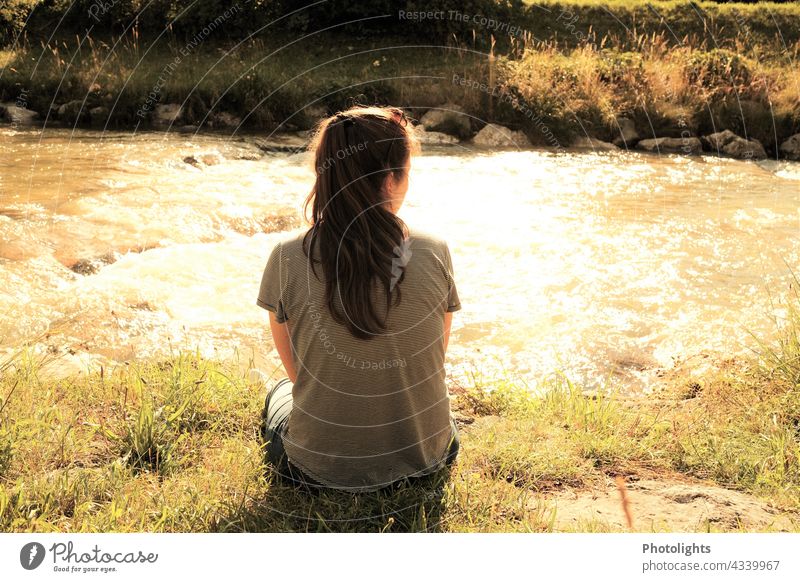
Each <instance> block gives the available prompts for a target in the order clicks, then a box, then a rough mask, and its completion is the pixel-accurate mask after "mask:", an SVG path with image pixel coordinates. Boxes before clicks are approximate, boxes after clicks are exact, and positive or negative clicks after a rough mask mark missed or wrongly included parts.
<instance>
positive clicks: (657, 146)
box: [636, 137, 703, 156]
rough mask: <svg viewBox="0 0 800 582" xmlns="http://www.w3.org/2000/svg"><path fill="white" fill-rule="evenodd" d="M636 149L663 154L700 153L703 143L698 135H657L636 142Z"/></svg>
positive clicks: (690, 154)
mask: <svg viewBox="0 0 800 582" xmlns="http://www.w3.org/2000/svg"><path fill="white" fill-rule="evenodd" d="M636 149H640V150H643V151H646V152H656V153H662V154H684V155H689V156H696V155H699V154H700V152H702V151H703V144H702V143H700V140H699V139H697V138H696V137H657V138H655V139H643V140H641V141H640V142H639V143H637V144H636Z"/></svg>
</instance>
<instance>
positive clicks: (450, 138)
mask: <svg viewBox="0 0 800 582" xmlns="http://www.w3.org/2000/svg"><path fill="white" fill-rule="evenodd" d="M414 135H415V136H416V138H417V141H419V143H421V144H422V145H452V144H456V143H458V138H457V137H456V136H454V135H447V134H446V133H442V132H439V131H426V130H425V128H424V127H423V126H422V124H420V125H418V126H416V127H415V128H414Z"/></svg>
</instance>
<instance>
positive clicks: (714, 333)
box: [0, 128, 800, 390]
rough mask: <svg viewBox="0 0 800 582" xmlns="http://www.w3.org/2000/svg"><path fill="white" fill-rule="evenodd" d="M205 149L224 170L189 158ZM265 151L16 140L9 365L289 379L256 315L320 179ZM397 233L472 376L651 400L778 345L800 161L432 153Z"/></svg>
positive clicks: (4, 164) (0, 274)
mask: <svg viewBox="0 0 800 582" xmlns="http://www.w3.org/2000/svg"><path fill="white" fill-rule="evenodd" d="M209 152H216V153H218V154H219V157H218V158H217V160H216V161H219V162H220V163H217V164H215V165H211V166H205V165H201V167H199V168H198V167H194V166H192V165H190V164H187V163H185V162H184V161H183V159H184V158H185V157H186V156H188V155H192V154H194V155H197V154H203V153H209ZM258 154H259V152H258V150H257V148H255V147H254V146H253V145H252V144H251V143H249V141H247V140H231V139H229V138H228V137H225V136H213V135H206V136H193V135H178V134H159V133H149V134H139V135H132V134H100V133H94V132H86V131H81V132H76V133H74V134H73V133H72V132H70V131H67V130H47V131H45V132H44V133H42V132H40V131H38V130H26V131H23V132H15V131H12V130H10V129H8V128H5V129H2V128H0V348H2V350H3V351H4V352H6V353H10V352H11V351H12V350H13V348H14V347H16V346H19V345H20V344H21V343H23V342H26V341H31V340H32V339H33V338H39V339H38V340H37V341H36V346H37V349H38V350H39V351H42V352H48V351H49V353H52V354H53V355H58V356H60V366H61V369H62V370H77V369H85V367H86V365H87V364H89V363H90V362H105V361H109V360H115V361H127V360H131V359H135V358H145V357H149V356H153V355H157V354H168V353H170V352H173V353H174V352H176V351H177V350H179V349H192V350H199V351H200V352H201V353H203V354H205V355H207V356H218V357H227V356H229V355H231V354H232V353H233V352H234V351H236V352H238V353H239V355H240V356H241V357H242V359H244V360H247V359H249V358H250V357H252V358H254V360H255V361H256V363H257V365H259V366H261V367H264V368H266V369H268V370H271V369H273V368H274V367H275V366H276V365H277V363H278V359H277V354H276V352H275V351H274V349H273V346H272V343H271V340H270V339H269V334H268V332H267V313H266V312H265V311H263V310H262V309H260V308H259V307H257V306H256V305H255V297H256V293H257V290H258V284H259V281H260V278H261V274H262V272H263V268H264V264H265V262H266V258H267V256H268V254H269V252H270V250H271V248H272V246H273V245H274V244H275V242H276V241H278V240H279V239H281V238H283V237H285V236H287V233H288V231H292V230H295V229H298V228H301V222H300V219H299V216H300V207H301V203H302V201H303V199H304V197H305V195H306V193H307V192H308V189H309V185H310V181H311V178H312V170H311V168H310V161H309V159H308V157H307V154H269V155H266V156H265V157H263V158H261V159H242V158H257V157H258ZM401 216H402V217H403V218H404V219H405V220H406V222H408V223H409V224H411V225H413V226H416V227H417V228H419V229H423V230H428V231H431V232H434V233H437V234H439V235H440V236H442V237H443V238H445V239H446V240H447V241H448V242H449V244H450V248H451V250H452V254H453V261H454V265H455V270H456V280H457V283H458V289H459V294H460V296H461V300H462V305H463V310H462V311H460V312H458V313H457V314H456V317H455V319H454V324H453V335H452V339H451V348H450V352H449V354H450V355H449V358H450V362H451V364H450V366H451V371H452V372H453V373H454V375H455V377H456V378H458V377H459V376H460V375H461V376H463V375H465V374H468V373H479V374H481V373H483V374H487V375H492V376H494V375H496V374H497V373H499V372H501V371H502V370H505V371H506V372H508V373H511V374H514V375H516V376H518V377H520V378H522V379H525V380H530V381H532V382H535V381H536V380H537V379H539V378H541V377H542V376H545V375H547V374H549V373H551V372H553V371H555V370H563V371H566V372H568V373H569V374H570V375H571V376H572V377H573V378H575V379H576V380H578V381H580V382H584V383H586V384H587V386H589V387H592V386H597V385H600V384H601V383H603V382H604V381H607V380H608V379H612V380H615V381H616V382H618V383H620V384H622V385H623V386H627V387H629V388H632V389H645V390H646V389H648V387H650V386H652V385H653V382H654V381H655V380H656V378H657V377H658V375H659V374H660V373H661V372H663V371H664V370H667V369H670V368H671V367H672V366H673V365H674V364H675V363H676V362H680V361H683V360H685V359H687V358H692V357H694V356H698V355H702V354H711V355H713V356H721V357H724V356H728V355H732V354H735V353H740V352H742V351H744V350H746V349H747V347H748V346H752V345H753V341H752V339H751V337H750V336H749V333H748V332H755V333H757V334H768V333H769V332H770V331H771V330H772V329H773V328H772V323H771V321H770V316H772V315H774V314H775V309H774V308H772V307H770V306H769V295H768V293H767V291H768V290H769V291H771V292H772V293H773V294H775V296H776V297H780V296H781V295H782V294H784V293H785V292H786V290H787V288H788V284H789V280H790V273H789V268H792V269H795V270H799V271H800V236H798V235H799V234H800V164H791V163H785V162H782V163H776V162H761V163H752V162H739V161H733V160H725V159H717V158H711V157H703V158H682V157H672V156H662V157H656V156H651V155H641V154H637V153H627V152H620V153H611V154H609V153H603V154H595V153H591V152H584V153H578V152H576V153H566V154H565V153H560V154H555V153H551V152H547V151H498V152H486V151H473V150H470V149H467V148H449V149H440V150H432V151H427V152H425V153H424V154H423V155H421V156H420V157H418V158H416V159H415V161H414V165H413V170H412V177H411V187H410V190H409V193H408V197H407V199H406V204H405V206H404V208H403V210H402V211H401ZM114 253H116V254H114ZM99 257H105V259H104V261H105V262H104V261H103V260H98V261H96V262H95V263H94V268H95V269H96V271H95V272H93V273H92V272H91V271H92V270H93V269H89V270H88V271H87V270H85V269H84V270H82V272H83V273H89V274H79V273H76V272H74V271H73V269H71V267H72V266H73V265H74V264H75V263H76V262H77V261H79V260H82V259H97V258H99ZM106 263H108V264H106ZM79 270H80V269H79Z"/></svg>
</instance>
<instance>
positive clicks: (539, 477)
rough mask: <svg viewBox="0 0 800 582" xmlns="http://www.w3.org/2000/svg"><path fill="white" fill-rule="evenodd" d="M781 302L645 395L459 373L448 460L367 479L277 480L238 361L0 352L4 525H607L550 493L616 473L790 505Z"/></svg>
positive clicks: (798, 506)
mask: <svg viewBox="0 0 800 582" xmlns="http://www.w3.org/2000/svg"><path fill="white" fill-rule="evenodd" d="M785 315H786V316H785V317H784V318H783V319H782V320H780V321H779V322H778V323H779V326H780V330H781V331H780V333H779V334H778V336H777V340H775V341H773V342H765V341H762V344H761V345H760V346H759V347H758V349H757V350H756V355H754V357H753V358H752V359H749V360H738V361H727V362H721V363H720V365H719V367H718V369H717V371H715V372H713V373H708V375H706V376H704V377H702V378H696V377H694V376H693V375H692V374H691V371H688V372H686V373H683V372H676V373H675V374H674V376H673V377H672V378H671V379H670V380H669V382H668V384H667V387H666V388H665V389H664V390H663V391H661V392H659V393H656V394H654V395H653V396H651V397H643V398H622V397H619V396H617V395H615V394H614V393H613V392H611V393H607V394H606V393H602V394H600V393H598V394H585V393H584V392H583V391H582V390H581V388H580V387H579V386H576V385H574V384H572V383H571V382H570V381H569V380H568V379H567V378H565V377H563V376H561V375H554V376H553V377H552V378H550V379H549V380H547V381H546V382H544V383H543V385H542V386H540V387H538V388H539V390H535V391H534V390H529V389H528V388H527V387H525V386H521V385H519V384H517V383H515V382H513V381H511V380H508V379H503V378H499V379H495V380H494V381H493V382H486V381H484V380H482V379H478V381H476V382H471V383H469V384H468V385H465V386H456V385H453V386H451V392H452V393H453V398H454V400H453V408H454V411H455V413H456V415H457V419H459V422H460V425H461V433H462V448H461V452H460V454H459V458H458V461H457V463H456V465H455V467H454V468H453V469H452V470H451V471H450V472H447V473H441V474H438V475H435V476H432V477H429V478H426V479H425V480H423V481H421V482H418V483H410V482H405V483H401V484H398V485H397V486H395V487H394V488H392V489H390V490H383V491H380V492H376V493H369V494H360V495H353V494H347V493H342V492H336V491H328V492H321V493H319V494H317V495H308V494H306V493H303V492H300V491H297V490H294V489H292V488H290V487H287V486H285V485H281V484H279V483H276V482H273V477H272V473H271V471H270V470H269V467H268V465H266V464H265V463H266V462H265V461H264V451H263V445H262V443H261V442H260V440H259V437H258V423H259V418H260V407H261V406H262V401H263V395H264V387H263V386H261V385H257V384H253V383H251V382H249V381H247V380H246V379H245V378H247V377H248V376H247V374H246V373H242V372H241V366H240V365H239V363H238V362H234V361H231V362H215V361H209V360H205V359H202V358H200V357H198V356H197V354H191V353H181V354H178V355H177V356H175V357H172V358H168V359H165V360H161V361H152V362H136V363H130V364H125V365H120V366H118V367H116V368H115V369H113V370H108V369H100V370H95V371H91V372H90V373H87V374H80V375H77V376H74V377H70V378H65V379H60V380H51V379H48V378H47V376H45V375H44V374H43V370H44V368H43V367H42V364H41V362H40V361H39V360H38V359H37V358H36V357H33V356H31V355H30V352H22V353H21V354H20V355H19V356H18V357H16V358H15V359H14V360H12V361H8V362H6V363H5V364H3V366H2V370H1V371H2V378H1V379H0V398H2V400H0V531H37V532H41V531H70V532H79V531H80V532H91V531H181V532H183V531H198V532H202V531H215V532H216V531H223V532H227V531H302V532H307V531H325V532H327V531H372V532H395V531H451V532H461V531H481V532H487V531H520V532H547V531H560V530H563V529H571V530H576V529H577V530H583V531H611V530H618V529H619V528H615V527H613V526H612V525H610V524H608V523H605V522H603V521H602V520H600V521H598V520H597V519H594V518H591V517H590V516H587V517H586V519H585V520H584V521H581V522H579V523H578V524H573V525H572V526H568V527H567V526H558V525H557V521H556V512H555V509H554V507H553V504H552V502H551V498H550V495H551V494H557V493H559V492H565V491H576V492H579V491H584V490H588V489H593V488H598V487H599V488H604V487H607V486H608V485H609V484H610V483H613V482H614V480H615V479H617V478H619V477H621V478H622V479H623V480H624V481H626V482H632V481H635V480H636V479H639V478H655V479H665V480H670V479H674V478H678V477H679V478H682V479H694V480H703V481H706V482H712V483H716V484H718V485H721V486H723V487H726V488H729V489H734V490H738V491H741V492H744V493H747V494H749V495H752V496H753V497H754V498H759V499H761V500H762V501H763V502H765V503H768V504H770V505H771V506H773V507H775V508H776V509H777V510H779V511H786V512H793V513H794V515H795V516H796V515H797V513H798V512H800V358H798V354H799V353H800V350H798V346H800V343H799V342H798V330H800V325H798V324H800V298H798V297H797V296H794V301H793V302H789V303H788V304H787V305H786V308H785ZM48 365H52V362H50V364H48ZM237 370H238V371H237ZM666 527H667V528H669V523H667V524H666ZM698 528H700V529H702V530H704V531H705V530H713V531H717V530H723V531H724V530H728V529H730V528H729V527H725V526H722V525H719V524H716V525H714V524H704V525H702V526H698ZM734 529H736V528H734Z"/></svg>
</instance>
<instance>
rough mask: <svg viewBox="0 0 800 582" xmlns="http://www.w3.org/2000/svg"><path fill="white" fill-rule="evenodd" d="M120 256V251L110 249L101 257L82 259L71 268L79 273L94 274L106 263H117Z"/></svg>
mask: <svg viewBox="0 0 800 582" xmlns="http://www.w3.org/2000/svg"><path fill="white" fill-rule="evenodd" d="M119 258H120V255H119V254H118V253H115V252H114V251H109V252H107V253H106V254H104V255H101V256H99V257H94V258H91V259H80V260H78V261H76V262H75V263H74V264H73V265H72V266H71V267H70V269H72V271H74V272H75V273H78V274H79V275H94V274H95V273H97V272H98V271H99V270H100V269H102V268H103V267H105V266H106V265H110V264H112V263H115V262H116V261H117V260H118V259H119Z"/></svg>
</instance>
